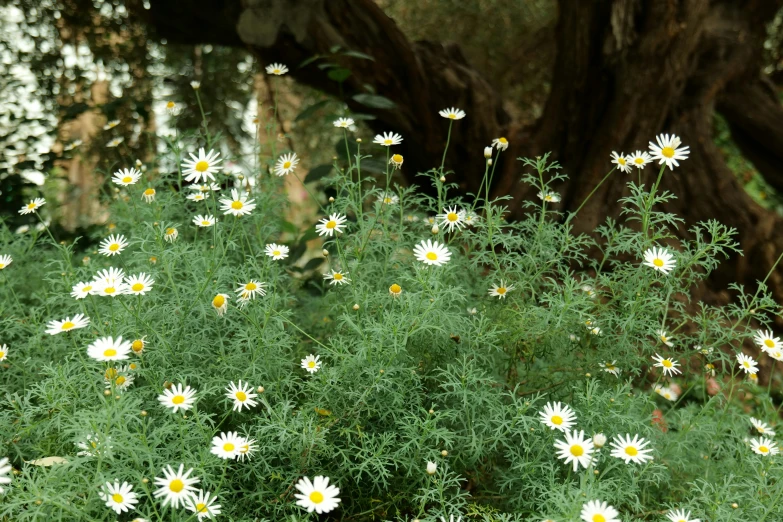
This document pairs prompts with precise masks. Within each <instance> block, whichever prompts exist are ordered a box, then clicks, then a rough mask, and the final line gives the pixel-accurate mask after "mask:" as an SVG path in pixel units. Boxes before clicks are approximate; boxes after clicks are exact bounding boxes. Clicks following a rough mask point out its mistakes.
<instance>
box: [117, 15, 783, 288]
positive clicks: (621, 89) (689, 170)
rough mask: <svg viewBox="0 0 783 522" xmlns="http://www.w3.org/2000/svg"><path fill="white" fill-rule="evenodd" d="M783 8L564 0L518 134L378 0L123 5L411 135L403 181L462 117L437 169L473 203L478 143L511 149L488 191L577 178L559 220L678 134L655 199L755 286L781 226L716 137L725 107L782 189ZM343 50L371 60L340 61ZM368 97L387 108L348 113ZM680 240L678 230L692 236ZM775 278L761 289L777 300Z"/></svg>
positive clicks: (516, 191) (517, 192)
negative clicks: (717, 236)
mask: <svg viewBox="0 0 783 522" xmlns="http://www.w3.org/2000/svg"><path fill="white" fill-rule="evenodd" d="M782 3H783V0H747V1H745V2H736V1H734V0H666V1H659V0H595V1H589V2H588V1H584V2H583V1H579V0H560V3H559V10H560V14H559V22H558V26H557V31H556V39H557V50H558V51H557V59H556V62H555V64H554V74H553V79H552V90H551V94H550V97H549V100H548V102H547V105H546V108H545V110H544V113H543V115H542V117H541V118H540V119H539V121H537V122H536V123H535V124H534V125H533V126H523V125H521V124H520V123H519V122H516V121H514V120H513V119H512V118H511V117H510V116H509V114H508V112H507V111H506V110H504V106H503V100H501V99H500V97H499V96H498V94H497V92H496V91H495V90H494V89H493V87H492V86H491V85H489V84H488V83H487V82H486V81H485V79H484V78H483V77H482V75H481V74H480V73H479V72H478V71H477V70H475V69H474V68H473V67H471V65H470V64H469V63H467V61H466V60H465V58H464V57H463V55H462V53H461V52H460V49H459V47H458V46H456V45H454V44H443V43H437V42H428V41H419V42H411V41H410V40H408V39H407V38H406V36H405V35H404V34H403V32H402V31H401V30H400V29H399V28H398V27H397V25H396V24H395V23H394V21H393V20H392V19H390V18H389V17H388V16H387V15H386V14H384V12H383V11H382V10H381V9H380V8H379V7H378V6H377V5H376V4H375V2H373V1H372V0H241V1H240V0H223V1H219V0H193V1H190V2H181V1H179V0H151V1H150V2H149V4H148V5H149V8H148V9H147V8H145V7H144V5H143V3H142V2H141V1H140V0H130V5H131V8H132V10H133V12H134V13H137V14H138V15H139V16H142V17H143V18H144V19H145V20H147V22H148V23H149V24H150V25H151V27H152V28H153V30H154V33H155V34H157V35H158V36H159V37H161V38H166V39H168V40H169V41H174V42H181V43H190V44H203V43H211V44H219V45H227V46H241V47H245V48H248V49H249V50H250V51H251V52H253V53H254V54H255V55H257V56H258V57H259V59H260V60H261V61H262V62H264V63H271V62H275V61H279V62H283V63H286V64H288V65H289V66H292V71H291V74H292V75H293V77H294V78H295V79H296V80H297V81H300V82H303V83H305V84H308V85H311V86H313V87H315V88H317V89H320V90H323V91H325V92H328V93H331V94H333V95H335V96H342V97H343V98H344V99H345V100H346V101H347V103H348V104H349V106H350V107H351V108H352V109H354V110H356V111H357V112H364V113H366V112H371V113H372V114H373V115H374V116H375V117H376V119H374V120H372V121H370V122H369V123H370V125H371V127H372V128H373V129H374V130H376V131H396V132H400V133H402V134H403V135H404V136H405V141H404V143H403V146H402V148H401V149H400V151H401V152H402V153H403V155H404V156H405V161H406V167H408V168H407V169H406V171H407V173H408V174H409V176H410V180H411V181H414V177H413V174H414V173H415V172H417V171H424V170H427V169H429V168H431V167H432V166H434V165H439V164H440V155H441V154H442V151H443V144H444V143H445V139H446V135H445V133H446V128H447V126H446V125H444V122H443V121H442V120H441V119H440V118H439V117H438V115H437V110H438V109H441V108H444V107H446V106H452V105H453V106H457V107H460V108H462V109H464V110H466V111H467V113H468V118H466V119H465V120H462V121H460V122H459V124H458V125H455V127H454V133H453V134H452V137H451V148H450V149H449V154H448V156H447V158H446V167H447V168H449V169H451V170H453V171H454V179H455V180H456V181H457V182H458V183H459V184H460V185H461V187H462V188H463V189H464V190H465V191H466V192H475V191H476V189H477V188H478V185H479V182H480V179H481V175H482V174H483V159H482V156H481V149H482V147H483V146H484V145H486V144H488V143H489V142H490V141H491V140H492V139H493V138H496V137H498V136H506V137H508V138H509V140H510V142H511V148H510V150H509V151H508V154H505V155H504V159H503V160H502V162H501V164H500V165H499V169H500V172H499V173H498V174H497V175H496V178H495V182H494V183H493V187H492V189H493V191H494V193H495V194H496V195H499V194H512V195H514V196H515V197H516V198H517V199H518V200H521V198H524V197H529V196H530V194H529V189H528V188H527V187H525V186H524V185H521V184H520V183H519V182H518V180H519V177H520V166H519V163H518V162H516V161H514V160H513V158H515V157H517V156H520V155H538V154H542V153H544V152H547V151H552V152H553V153H554V155H555V157H556V158H557V159H558V160H559V161H560V162H561V163H562V164H563V165H564V167H565V168H566V170H567V172H568V173H569V175H570V177H571V180H570V182H569V183H568V184H567V185H566V186H564V187H560V188H559V190H560V192H561V193H562V194H563V202H562V208H563V209H564V210H571V209H574V208H575V207H576V206H578V205H579V203H580V202H581V201H582V200H583V199H584V197H585V196H586V195H587V193H588V192H589V191H590V190H592V188H593V187H594V186H595V185H596V184H597V183H598V181H599V180H600V179H601V177H602V176H603V175H604V174H605V173H606V171H607V169H608V167H609V160H608V158H609V154H610V152H611V151H612V150H618V151H619V150H624V151H626V152H629V151H633V150H636V149H642V150H644V149H646V146H647V142H648V141H649V140H650V139H651V138H652V137H653V136H655V135H656V134H658V133H661V132H674V133H676V134H678V135H679V136H681V137H682V139H683V141H684V143H685V144H687V145H689V146H690V147H691V157H690V159H689V160H688V161H686V162H684V164H683V166H682V168H680V169H678V170H677V171H675V172H674V173H671V174H667V175H666V176H665V178H664V181H663V184H662V185H663V188H665V189H669V190H672V191H673V192H674V193H675V194H677V195H678V197H679V199H678V200H677V201H676V202H675V203H673V204H672V205H671V206H670V207H668V208H669V209H670V210H671V211H674V212H676V213H678V214H680V215H681V216H683V217H684V218H685V219H686V222H688V223H694V222H697V221H701V220H706V219H710V218H718V219H720V220H721V221H722V222H724V223H725V224H727V225H729V226H732V227H735V228H736V229H737V230H738V232H739V240H740V242H741V245H742V247H743V249H744V251H745V256H744V257H740V258H735V259H733V260H732V261H731V262H729V263H727V264H725V265H724V268H723V269H722V272H720V273H718V274H716V276H715V277H716V278H717V281H716V282H717V283H718V285H719V286H720V287H724V286H725V284H726V282H727V281H729V280H731V281H738V282H740V283H745V284H749V285H751V286H752V285H754V284H755V281H756V280H758V279H762V278H763V277H764V276H765V275H766V273H767V271H768V270H769V269H770V268H771V266H772V264H773V263H774V260H775V258H776V254H777V252H779V251H781V249H783V238H781V237H780V236H779V234H776V233H775V232H776V231H777V230H781V229H783V220H781V218H780V217H779V216H777V215H776V214H774V213H772V212H769V211H766V210H764V209H763V208H761V207H760V206H758V205H757V204H755V203H754V202H753V201H752V200H751V198H750V197H749V196H748V195H747V194H746V193H745V191H744V190H743V188H742V187H741V186H740V185H739V183H738V182H737V181H736V178H735V176H734V174H733V173H732V172H731V171H730V169H729V168H728V167H727V165H726V163H725V161H724V159H723V157H722V156H721V154H720V153H719V151H718V149H717V147H716V146H715V145H714V141H713V139H712V129H713V117H714V112H715V110H718V111H719V112H720V113H721V114H722V115H723V116H724V117H725V118H726V120H727V121H728V123H729V126H730V128H731V131H732V135H733V136H734V137H735V140H736V141H737V143H738V144H739V146H740V148H741V149H742V151H743V153H744V154H745V155H746V156H747V157H748V158H749V159H750V160H751V161H753V162H754V164H755V166H756V167H757V168H758V170H759V171H760V172H761V173H762V174H763V176H764V177H765V179H766V180H767V181H768V182H769V183H770V184H771V185H772V186H774V187H777V188H781V187H783V166H781V165H783V163H782V162H781V161H780V159H781V156H782V155H783V130H781V129H783V127H782V126H781V125H780V123H779V122H781V121H783V107H781V104H780V102H779V100H778V98H777V95H776V93H775V92H774V89H771V88H770V84H769V82H768V81H767V80H766V79H765V78H764V76H763V74H762V70H761V66H762V52H763V42H764V39H765V37H766V25H767V23H768V22H769V21H770V20H771V19H772V18H773V16H774V15H775V13H776V12H777V11H778V9H780V6H781V4H782ZM475 23H491V20H476V21H475ZM336 47H339V48H341V49H344V50H346V49H348V50H352V51H358V52H361V53H364V54H367V55H370V56H372V57H373V58H374V60H367V59H362V58H360V57H352V56H350V55H345V54H335V53H334V52H333V51H334V49H335V48H336ZM316 55H318V56H327V57H329V60H330V61H331V62H334V63H337V64H339V65H341V66H344V67H345V68H348V69H350V70H351V72H352V74H351V76H350V77H349V78H348V79H347V80H345V81H344V82H343V83H342V85H340V84H338V83H337V82H335V81H333V80H331V79H329V78H328V77H327V75H326V73H325V72H324V70H323V69H321V68H319V67H317V66H316V64H315V63H312V62H311V63H310V65H307V66H304V67H298V64H301V63H303V62H305V61H307V60H309V59H310V58H312V57H313V56H316ZM367 86H370V87H371V89H372V91H374V92H376V93H378V94H380V95H383V96H384V97H386V98H388V99H390V100H392V101H393V102H394V103H395V104H396V106H395V108H392V109H390V108H375V109H373V108H368V107H367V106H366V105H363V104H361V103H360V102H359V101H356V100H355V99H354V98H353V97H354V96H355V95H357V94H362V93H366V92H367V88H368V87H367ZM359 99H361V97H360V98H359ZM652 170H653V169H649V168H648V169H647V171H646V176H647V179H648V181H649V177H650V176H652V175H653V174H654V173H652V172H651V171H652ZM656 173H657V171H656ZM625 181H626V179H625V175H623V174H620V173H618V174H617V175H616V176H613V177H612V178H611V179H610V182H609V183H606V184H605V185H604V186H602V188H601V189H600V190H599V191H598V192H597V193H596V195H595V196H594V197H593V199H592V200H591V201H590V203H589V204H588V206H586V207H585V208H584V209H583V210H582V216H581V219H580V220H578V222H579V227H580V229H581V230H590V229H592V228H593V227H594V226H595V225H596V224H598V222H599V221H601V220H602V219H603V217H604V216H606V215H607V214H608V215H610V216H617V215H618V213H619V208H618V204H617V200H618V199H619V198H620V197H621V196H622V195H623V194H624V192H625V191H626V187H625ZM521 212H522V207H521V206H520V205H517V206H515V207H513V210H512V213H513V214H515V215H519V213H521ZM681 233H682V234H683V235H686V234H687V230H686V228H685V227H683V230H682V231H681ZM781 274H782V273H781V272H780V271H778V273H776V274H774V275H773V276H772V278H771V279H770V283H771V284H772V286H773V289H774V291H775V292H776V294H777V295H778V296H783V277H782V276H781Z"/></svg>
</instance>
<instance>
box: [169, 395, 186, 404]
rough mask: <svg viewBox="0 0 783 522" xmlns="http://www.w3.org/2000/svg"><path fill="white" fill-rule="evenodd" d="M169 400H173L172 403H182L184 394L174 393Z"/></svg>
mask: <svg viewBox="0 0 783 522" xmlns="http://www.w3.org/2000/svg"><path fill="white" fill-rule="evenodd" d="M171 402H173V403H174V404H182V403H183V402H185V396H184V395H175V396H174V397H172V399H171Z"/></svg>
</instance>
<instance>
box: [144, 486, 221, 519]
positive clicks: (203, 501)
mask: <svg viewBox="0 0 783 522" xmlns="http://www.w3.org/2000/svg"><path fill="white" fill-rule="evenodd" d="M210 495H212V494H211V493H209V492H207V491H201V490H199V491H198V493H197V494H195V495H192V496H190V497H188V498H187V499H185V507H186V508H188V510H190V511H192V512H193V513H195V514H196V517H198V519H199V520H203V519H205V518H209V519H212V518H215V515H219V514H220V513H221V509H220V504H215V501H216V500H217V495H212V496H210ZM131 522H133V521H131Z"/></svg>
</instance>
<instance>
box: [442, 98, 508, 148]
mask: <svg viewBox="0 0 783 522" xmlns="http://www.w3.org/2000/svg"><path fill="white" fill-rule="evenodd" d="M438 114H440V115H441V116H442V117H444V118H447V119H449V120H461V119H462V118H464V117H465V111H463V110H462V109H458V108H456V107H449V108H448V109H443V110H442V111H438ZM493 143H494V142H493Z"/></svg>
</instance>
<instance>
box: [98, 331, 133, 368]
mask: <svg viewBox="0 0 783 522" xmlns="http://www.w3.org/2000/svg"><path fill="white" fill-rule="evenodd" d="M130 351H131V346H130V343H129V342H128V341H123V340H122V336H119V337H117V339H114V338H113V337H101V338H99V339H97V340H95V341H94V342H93V343H92V344H91V345H90V346H88V347H87V355H88V356H89V357H91V358H93V359H95V360H96V361H104V362H105V361H122V360H125V359H127V358H128V353H129V352H130Z"/></svg>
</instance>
